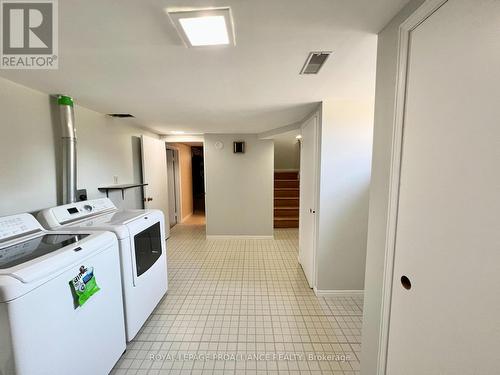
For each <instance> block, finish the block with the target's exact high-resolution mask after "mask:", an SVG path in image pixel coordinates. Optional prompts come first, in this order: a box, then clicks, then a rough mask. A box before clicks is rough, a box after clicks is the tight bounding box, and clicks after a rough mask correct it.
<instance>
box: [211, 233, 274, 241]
mask: <svg viewBox="0 0 500 375" xmlns="http://www.w3.org/2000/svg"><path fill="white" fill-rule="evenodd" d="M272 239H274V236H247V235H232V236H225V235H208V234H207V240H272Z"/></svg>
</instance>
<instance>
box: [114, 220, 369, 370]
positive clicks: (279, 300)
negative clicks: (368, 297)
mask: <svg viewBox="0 0 500 375" xmlns="http://www.w3.org/2000/svg"><path fill="white" fill-rule="evenodd" d="M297 246H298V233H297V230H294V229H280V230H276V231H275V239H274V240H206V239H205V227H204V226H202V225H177V226H175V227H174V228H173V230H172V234H171V238H170V239H169V240H168V255H169V280H170V284H169V292H168V295H167V296H166V297H165V298H164V299H163V301H162V302H161V303H160V304H159V306H158V307H157V308H156V310H155V311H154V312H153V314H152V315H151V317H150V318H149V320H148V321H147V322H146V324H145V325H144V327H143V328H142V330H141V331H140V332H139V334H138V335H137V336H136V338H135V339H134V341H133V342H131V343H129V344H128V348H127V352H126V353H125V354H124V355H123V357H122V358H121V360H120V361H119V362H118V363H117V365H116V367H115V369H114V370H113V372H112V374H115V375H119V374H120V375H121V374H186V375H187V374H192V375H198V374H212V375H219V374H224V375H226V374H227V375H232V374H256V375H257V374H258V375H261V374H262V375H264V374H269V375H271V374H276V375H282V374H297V375H298V374H338V375H340V374H345V375H347V374H350V375H354V374H358V373H359V359H358V358H359V352H360V336H361V319H362V311H361V308H362V298H361V297H355V296H352V297H337V298H317V297H316V296H315V295H314V293H313V292H312V291H311V289H309V287H308V286H307V282H306V279H305V277H304V274H303V273H302V270H301V268H300V266H299V265H298V263H297V251H298V250H297Z"/></svg>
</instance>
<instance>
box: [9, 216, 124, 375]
mask: <svg viewBox="0 0 500 375" xmlns="http://www.w3.org/2000/svg"><path fill="white" fill-rule="evenodd" d="M118 262H119V254H118V243H117V240H116V237H115V236H114V235H113V234H112V233H109V232H108V233H105V232H100V233H99V232H94V233H92V232H91V231H86V232H85V231H68V230H65V231H60V232H59V231H58V232H54V231H46V230H43V228H42V227H41V226H40V224H39V223H38V222H37V221H36V220H35V218H34V217H33V216H31V215H29V214H21V215H14V216H8V217H3V218H0V374H6V375H12V374H16V375H32V374H40V375H52V374H81V375H87V374H107V373H109V372H110V371H111V369H112V368H113V366H114V365H115V363H116V362H117V361H118V359H119V358H120V356H121V355H122V354H123V352H124V351H125V347H126V342H125V327H124V323H123V302H122V291H121V282H120V267H119V266H118ZM83 274H85V276H86V277H87V276H89V275H90V277H87V278H86V279H85V280H83V281H84V282H85V283H87V282H89V281H90V280H91V279H92V281H93V283H91V284H92V287H93V288H92V292H93V293H94V294H93V295H92V296H91V297H90V298H88V299H86V300H85V301H83V302H82V300H80V299H78V293H77V292H76V291H75V288H73V287H72V285H73V284H72V282H74V280H75V278H76V280H80V279H79V277H80V275H83ZM91 284H85V285H83V286H82V287H81V288H78V292H80V293H81V292H82V291H83V290H85V289H86V286H87V285H89V288H90V285H91ZM87 291H89V290H88V289H87Z"/></svg>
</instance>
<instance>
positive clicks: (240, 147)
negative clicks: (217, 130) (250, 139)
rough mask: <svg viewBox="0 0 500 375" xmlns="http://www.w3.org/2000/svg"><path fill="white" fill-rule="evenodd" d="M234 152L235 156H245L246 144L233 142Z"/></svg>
mask: <svg viewBox="0 0 500 375" xmlns="http://www.w3.org/2000/svg"><path fill="white" fill-rule="evenodd" d="M233 152H234V153H235V154H244V153H245V142H241V141H237V142H233Z"/></svg>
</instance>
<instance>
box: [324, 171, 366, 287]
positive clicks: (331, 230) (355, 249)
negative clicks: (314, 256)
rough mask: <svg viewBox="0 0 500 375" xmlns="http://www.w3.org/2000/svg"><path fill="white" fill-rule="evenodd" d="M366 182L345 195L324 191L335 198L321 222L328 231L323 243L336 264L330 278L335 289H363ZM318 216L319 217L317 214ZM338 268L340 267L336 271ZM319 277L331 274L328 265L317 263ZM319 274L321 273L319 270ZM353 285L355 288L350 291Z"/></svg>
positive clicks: (360, 183) (359, 183) (355, 186)
mask: <svg viewBox="0 0 500 375" xmlns="http://www.w3.org/2000/svg"><path fill="white" fill-rule="evenodd" d="M369 189H370V178H369V176H368V178H367V179H366V180H365V181H363V182H358V184H357V185H354V186H353V187H352V189H350V190H349V193H348V194H342V193H339V192H338V191H337V192H336V191H327V192H325V193H326V195H327V196H335V195H336V196H337V198H338V199H337V202H338V204H337V205H336V208H335V210H334V211H333V212H331V213H330V214H329V215H328V217H327V219H326V220H325V222H324V225H325V226H324V228H328V231H327V232H328V233H325V236H326V237H327V243H330V244H332V248H331V249H330V251H333V254H334V257H333V261H334V262H335V263H336V264H337V266H336V267H335V272H334V273H333V274H331V275H330V282H331V283H332V284H333V285H336V289H340V290H343V289H345V290H349V289H354V288H356V289H363V285H364V272H365V261H366V259H365V258H366V247H365V244H366V240H367V230H366V228H367V227H368V201H369ZM320 215H321V213H320ZM338 265H342V266H341V267H338ZM318 267H319V268H320V269H321V268H322V267H325V268H323V270H322V274H326V273H328V272H330V273H331V267H330V266H329V265H328V264H324V263H323V265H322V264H321V263H320V264H319V265H318ZM320 272H321V270H320ZM354 285H356V287H354Z"/></svg>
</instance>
